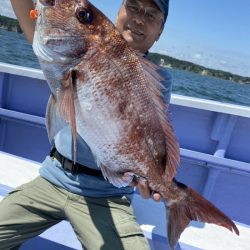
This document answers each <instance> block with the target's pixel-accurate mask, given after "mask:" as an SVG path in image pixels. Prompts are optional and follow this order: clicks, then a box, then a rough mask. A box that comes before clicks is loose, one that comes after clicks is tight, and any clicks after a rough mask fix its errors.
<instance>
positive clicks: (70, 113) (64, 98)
mask: <svg viewBox="0 0 250 250" xmlns="http://www.w3.org/2000/svg"><path fill="white" fill-rule="evenodd" d="M76 80H77V79H76V71H75V70H74V69H70V70H69V72H68V74H67V76H66V78H65V79H63V80H62V84H63V86H64V87H63V88H62V90H61V93H60V96H59V112H60V114H61V116H62V117H63V118H64V119H65V120H66V121H67V122H68V123H69V124H70V126H71V129H72V134H73V146H74V162H76V138H77V128H76V114H75V103H74V92H75V91H74V87H75V83H76Z"/></svg>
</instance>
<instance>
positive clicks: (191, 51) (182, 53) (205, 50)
mask: <svg viewBox="0 0 250 250" xmlns="http://www.w3.org/2000/svg"><path fill="white" fill-rule="evenodd" d="M163 47H164V48H165V49H162V48H163ZM152 52H159V53H162V54H165V55H168V56H171V57H174V58H177V59H180V60H184V61H188V62H192V63H196V64H199V65H202V66H204V67H207V68H212V69H219V70H223V71H227V72H231V73H233V74H237V75H242V76H248V77H250V66H249V56H247V55H246V56H243V55H241V54H240V53H237V52H234V51H224V50H223V49H215V48H213V47H208V46H204V45H199V46H197V45H190V44H182V43H178V44H177V42H174V43H170V41H169V43H168V44H166V43H163V44H161V43H157V44H155V46H154V47H153V49H152Z"/></svg>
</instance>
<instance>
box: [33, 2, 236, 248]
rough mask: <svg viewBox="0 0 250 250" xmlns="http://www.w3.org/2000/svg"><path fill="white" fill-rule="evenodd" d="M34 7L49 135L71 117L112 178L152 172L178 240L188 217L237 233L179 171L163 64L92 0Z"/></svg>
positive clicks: (116, 181)
mask: <svg viewBox="0 0 250 250" xmlns="http://www.w3.org/2000/svg"><path fill="white" fill-rule="evenodd" d="M36 8H37V11H38V19H37V25H36V32H35V37H34V43H33V48H34V51H35V53H36V55H37V57H38V59H39V61H40V64H41V67H42V70H43V72H44V75H45V77H46V79H47V81H48V83H49V86H50V88H51V91H52V96H51V98H50V101H49V104H48V109H47V129H48V134H49V137H50V138H51V139H52V138H53V137H54V135H55V134H56V133H57V132H58V131H59V130H60V129H61V128H62V127H63V126H65V125H66V124H67V123H69V124H70V125H71V127H72V132H73V138H74V148H75V150H76V136H77V133H78V134H79V135H80V136H81V137H82V138H83V139H84V140H85V141H86V142H87V144H88V145H89V147H90V148H91V150H92V152H93V155H94V156H95V158H96V161H97V163H98V165H99V166H100V168H101V170H102V172H103V175H104V177H105V178H107V179H108V180H109V181H110V182H111V183H112V184H113V185H115V186H117V187H122V186H126V185H128V184H129V183H130V181H131V179H132V178H133V175H134V176H136V177H137V178H144V179H146V180H147V181H148V184H149V187H150V189H151V190H152V191H155V192H158V193H160V194H161V196H162V199H163V201H164V203H165V205H166V208H167V209H168V213H167V218H168V239H169V243H170V246H171V247H172V248H173V247H174V246H175V244H176V242H177V240H178V239H179V237H180V234H181V233H182V231H183V230H184V229H185V227H186V226H187V225H188V223H189V222H190V220H199V221H203V222H208V223H215V224H217V225H221V226H224V227H226V228H228V229H229V230H231V231H235V232H236V233H237V234H239V231H238V229H237V227H236V226H235V224H234V223H233V222H232V221H231V220H230V219H229V218H228V217H227V216H225V215H224V214H223V213H222V212H221V211H219V210H218V209H217V208H216V207H215V206H213V205H212V204H211V203H210V202H208V201H207V200H206V199H204V198H203V197H202V196H200V195H199V194H198V193H196V192H195V191H194V190H192V189H191V188H189V187H187V186H185V185H184V184H182V183H179V182H177V181H176V179H174V176H175V174H176V168H177V166H178V165H179V158H180V156H179V145H178V142H177V140H176V137H175V134H174V132H173V129H172V126H171V123H170V120H169V119H168V117H167V115H166V113H165V110H166V108H167V107H166V106H165V105H164V103H163V101H162V96H161V89H162V88H163V87H162V85H161V80H162V79H161V77H160V76H159V75H158V73H157V66H155V65H153V64H152V63H150V62H149V61H147V60H146V59H145V58H143V57H141V56H139V55H137V54H136V53H135V52H134V51H133V50H132V49H131V48H130V47H129V46H128V45H127V43H126V41H125V40H124V39H123V37H122V36H121V35H120V34H119V32H118V31H117V30H116V29H115V27H114V25H113V24H112V23H111V22H110V21H109V19H108V18H107V17H106V16H104V15H103V14H102V13H101V12H100V11H99V10H98V9H96V8H95V7H94V6H93V5H92V4H91V3H90V2H89V1H87V0H78V1H77V0H40V1H38V3H37V7H36ZM75 152H76V151H75ZM124 173H130V175H128V177H130V178H124V175H123V174H124Z"/></svg>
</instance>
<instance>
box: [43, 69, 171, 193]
mask: <svg viewBox="0 0 250 250" xmlns="http://www.w3.org/2000/svg"><path fill="white" fill-rule="evenodd" d="M159 73H160V74H161V75H162V76H163V79H164V80H163V81H162V83H163V85H164V86H165V89H164V90H163V91H162V93H163V96H164V102H165V103H167V104H168V103H169V101H170V96H171V87H172V81H171V76H170V74H169V73H168V72H167V70H166V69H164V68H161V70H160V72H159ZM54 142H55V146H56V148H57V150H58V151H59V152H60V153H61V154H62V155H63V156H65V157H66V158H68V159H71V160H72V159H73V140H72V132H71V128H70V127H69V126H68V127H65V128H63V129H62V130H61V131H59V132H58V134H57V135H56V136H55V138H54ZM76 161H77V162H78V163H80V164H82V165H85V166H88V167H89V168H93V169H98V166H97V164H96V161H95V159H94V157H93V155H92V153H91V150H90V148H89V147H88V145H87V144H86V142H85V141H84V140H83V139H82V138H81V137H80V136H78V137H77V156H76ZM40 175H41V176H42V177H43V178H45V179H47V180H48V181H49V182H51V183H53V184H55V185H56V186H59V187H62V188H65V189H66V190H68V191H70V192H72V193H75V194H79V195H84V196H89V197H110V196H121V195H126V196H129V195H131V194H132V193H133V188H132V187H124V188H117V187H115V186H113V185H112V184H110V183H109V182H108V181H106V180H104V178H102V177H96V176H91V175H86V174H82V173H81V174H72V173H70V172H68V171H65V170H64V169H63V168H62V167H61V164H60V163H59V162H58V161H57V160H56V159H52V158H51V157H49V156H47V157H46V159H45V160H44V162H43V163H42V167H41V168H40Z"/></svg>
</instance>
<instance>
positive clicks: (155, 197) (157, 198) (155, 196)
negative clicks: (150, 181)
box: [152, 193, 161, 202]
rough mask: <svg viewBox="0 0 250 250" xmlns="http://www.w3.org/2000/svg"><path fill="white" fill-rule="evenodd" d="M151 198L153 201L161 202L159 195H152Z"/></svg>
mask: <svg viewBox="0 0 250 250" xmlns="http://www.w3.org/2000/svg"><path fill="white" fill-rule="evenodd" d="M152 197H153V199H154V201H157V202H158V201H160V200H161V195H160V194H159V193H153V194H152Z"/></svg>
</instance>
